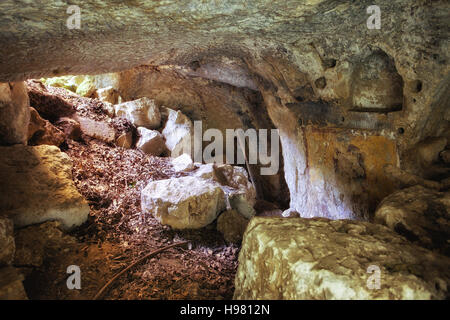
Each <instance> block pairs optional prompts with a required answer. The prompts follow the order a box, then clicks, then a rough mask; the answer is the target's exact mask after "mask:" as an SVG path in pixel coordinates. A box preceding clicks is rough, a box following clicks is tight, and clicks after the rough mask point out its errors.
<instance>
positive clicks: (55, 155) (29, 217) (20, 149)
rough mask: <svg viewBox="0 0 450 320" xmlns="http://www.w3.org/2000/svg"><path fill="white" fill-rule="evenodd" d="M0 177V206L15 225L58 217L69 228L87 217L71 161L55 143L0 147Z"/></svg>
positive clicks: (87, 210) (86, 208) (85, 203)
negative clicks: (74, 180)
mask: <svg viewBox="0 0 450 320" xmlns="http://www.w3.org/2000/svg"><path fill="white" fill-rule="evenodd" d="M0 180H1V181H2V182H3V183H2V184H1V185H0V210H1V211H2V213H4V214H6V215H7V216H9V217H10V218H11V219H12V220H13V221H14V225H15V226H16V227H22V226H27V225H30V224H35V223H40V222H44V221H48V220H58V221H61V223H62V226H63V227H64V228H66V229H69V228H72V227H75V226H78V225H80V224H82V223H83V222H84V221H86V219H87V217H88V214H89V206H88V204H87V202H86V201H85V200H84V198H83V197H82V196H81V195H80V193H79V192H78V190H77V189H76V188H75V184H74V182H73V180H72V162H71V160H70V158H69V157H68V156H67V155H66V154H65V153H63V152H61V151H60V150H59V149H58V148H57V147H54V146H48V145H41V146H36V147H30V146H20V145H17V146H12V147H0Z"/></svg>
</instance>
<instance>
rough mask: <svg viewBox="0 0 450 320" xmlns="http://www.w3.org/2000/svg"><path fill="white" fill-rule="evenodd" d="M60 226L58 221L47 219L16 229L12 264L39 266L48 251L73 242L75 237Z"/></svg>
mask: <svg viewBox="0 0 450 320" xmlns="http://www.w3.org/2000/svg"><path fill="white" fill-rule="evenodd" d="M60 226H61V223H60V222H58V221H49V222H44V223H41V224H39V225H33V226H29V227H26V228H22V229H19V230H17V231H16V233H15V237H16V253H15V255H14V265H15V266H20V267H40V266H42V264H43V263H44V261H45V258H46V256H47V255H48V254H49V253H50V252H52V251H55V250H63V249H64V247H65V246H67V244H68V243H74V242H75V239H74V238H72V237H71V236H68V235H65V234H64V233H63V232H62V231H61V230H60Z"/></svg>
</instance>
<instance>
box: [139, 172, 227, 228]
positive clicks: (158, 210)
mask: <svg viewBox="0 0 450 320" xmlns="http://www.w3.org/2000/svg"><path fill="white" fill-rule="evenodd" d="M141 207H142V212H143V213H144V214H153V216H154V217H155V218H156V219H158V220H159V221H160V222H161V223H162V224H167V225H169V226H171V227H173V228H175V229H196V228H201V227H204V226H206V225H208V224H210V223H211V222H213V221H214V220H215V219H216V218H217V215H218V214H219V213H220V212H221V211H222V210H223V209H224V208H225V195H224V193H223V191H222V189H221V188H220V186H219V185H218V184H216V183H212V182H207V181H205V180H202V179H199V178H196V177H181V178H171V179H166V180H159V181H153V182H150V183H149V184H148V185H147V186H146V187H145V189H144V190H142V195H141Z"/></svg>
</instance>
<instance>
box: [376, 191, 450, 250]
mask: <svg viewBox="0 0 450 320" xmlns="http://www.w3.org/2000/svg"><path fill="white" fill-rule="evenodd" d="M374 219H375V222H377V223H381V224H384V225H386V226H388V227H389V228H390V229H392V230H394V231H395V232H397V233H399V234H401V235H402V236H404V237H406V238H407V239H408V240H409V241H412V242H414V243H416V244H418V245H420V246H423V247H425V248H428V249H433V250H438V251H439V252H441V253H443V254H445V255H447V256H450V243H449V239H450V192H437V191H435V190H430V189H426V188H424V187H422V186H415V187H411V188H407V189H403V190H400V191H397V192H395V193H393V194H391V195H389V196H387V197H386V198H385V199H383V201H381V203H380V205H379V207H378V209H377V211H376V212H375V218H374Z"/></svg>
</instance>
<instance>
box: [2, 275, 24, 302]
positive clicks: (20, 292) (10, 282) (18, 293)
mask: <svg viewBox="0 0 450 320" xmlns="http://www.w3.org/2000/svg"><path fill="white" fill-rule="evenodd" d="M23 280H24V276H23V275H21V274H20V273H19V272H18V271H17V270H16V269H15V268H13V267H5V268H0V300H27V299H28V297H27V294H26V292H25V289H24V287H23V283H22V281H23Z"/></svg>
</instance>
